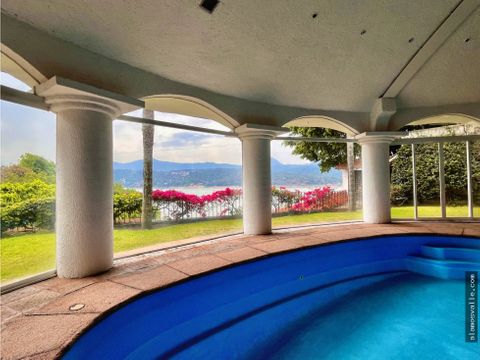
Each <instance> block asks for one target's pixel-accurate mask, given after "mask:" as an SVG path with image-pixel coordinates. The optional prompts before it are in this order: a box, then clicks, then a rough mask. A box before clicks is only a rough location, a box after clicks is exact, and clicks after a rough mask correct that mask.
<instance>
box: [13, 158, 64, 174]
mask: <svg viewBox="0 0 480 360" xmlns="http://www.w3.org/2000/svg"><path fill="white" fill-rule="evenodd" d="M18 165H20V166H23V167H25V168H28V169H31V170H32V171H33V172H35V173H37V174H39V173H42V174H45V175H47V176H55V163H54V162H53V161H50V160H47V159H45V158H44V157H41V156H40V155H35V154H31V153H25V154H23V155H22V156H20V161H19V162H18Z"/></svg>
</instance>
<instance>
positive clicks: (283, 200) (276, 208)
mask: <svg viewBox="0 0 480 360" xmlns="http://www.w3.org/2000/svg"><path fill="white" fill-rule="evenodd" d="M301 197H302V193H301V192H300V190H294V191H291V190H288V189H287V188H286V187H284V186H280V187H278V188H277V187H275V186H272V208H273V212H275V213H279V212H286V211H289V209H291V208H292V206H293V205H294V204H296V203H297V202H298V201H300V199H301Z"/></svg>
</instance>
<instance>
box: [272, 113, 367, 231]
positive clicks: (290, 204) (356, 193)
mask: <svg viewBox="0 0 480 360" xmlns="http://www.w3.org/2000/svg"><path fill="white" fill-rule="evenodd" d="M283 126H284V127H287V128H290V129H291V132H290V134H288V135H286V137H284V136H280V137H278V138H277V139H276V141H273V142H272V183H273V185H274V186H275V189H274V192H273V193H272V198H273V206H272V208H273V209H272V210H273V212H274V216H275V215H283V214H285V213H293V214H295V217H294V219H295V222H296V223H301V222H325V221H344V220H356V219H360V218H361V216H362V215H361V159H360V151H359V150H360V149H359V147H358V146H355V145H354V143H353V142H351V141H350V140H349V138H351V137H353V136H354V135H356V134H358V131H357V130H355V129H354V128H352V127H351V126H349V125H347V124H345V123H343V122H342V121H339V120H336V119H333V118H330V117H327V116H318V115H315V116H302V117H299V118H296V119H293V120H291V121H288V122H287V123H285V124H284V125H283ZM296 138H298V139H296ZM308 138H312V139H311V140H309V139H308ZM282 139H283V141H281V140H282ZM330 139H331V141H330ZM279 140H280V141H279ZM280 148H283V149H285V148H287V149H288V150H289V152H290V154H291V155H290V156H291V157H292V158H295V159H296V160H297V162H295V161H293V160H294V159H292V160H291V164H290V165H289V166H290V167H291V168H292V170H293V169H294V170H295V175H294V177H293V178H292V179H289V178H287V177H286V176H283V174H282V173H281V171H283V170H277V173H278V174H276V173H275V170H276V168H278V167H279V165H282V164H278V161H274V160H275V159H274V157H275V153H276V152H277V151H278V152H280ZM283 151H285V150H283ZM289 180H290V182H288V181H289ZM285 183H286V184H285ZM281 185H283V186H281ZM306 212H308V213H309V214H310V215H308V217H307V215H305V213H306ZM279 219H281V218H277V217H275V218H274V221H273V225H274V227H275V226H278V225H282V222H281V221H280V220H279ZM277 223H278V225H277Z"/></svg>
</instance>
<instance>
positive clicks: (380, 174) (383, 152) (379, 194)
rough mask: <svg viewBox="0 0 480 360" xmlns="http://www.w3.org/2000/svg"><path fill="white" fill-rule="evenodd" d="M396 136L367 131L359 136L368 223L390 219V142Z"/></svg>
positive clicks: (364, 212) (364, 213)
mask: <svg viewBox="0 0 480 360" xmlns="http://www.w3.org/2000/svg"><path fill="white" fill-rule="evenodd" d="M401 134H403V133H401ZM395 136H398V133H388V132H371V133H370V132H368V133H363V134H360V135H357V136H356V139H357V140H358V142H359V144H360V145H361V146H362V196H363V221H364V222H366V223H370V224H383V223H388V222H390V165H389V145H390V143H391V142H392V141H393V140H394V139H395Z"/></svg>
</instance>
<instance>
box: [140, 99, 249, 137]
mask: <svg viewBox="0 0 480 360" xmlns="http://www.w3.org/2000/svg"><path fill="white" fill-rule="evenodd" d="M142 100H143V101H144V102H145V108H146V109H150V110H155V111H161V112H167V113H175V114H181V115H187V116H193V117H198V118H204V119H210V120H213V121H216V122H218V123H220V124H222V125H224V126H226V127H228V128H229V129H234V128H236V127H238V126H240V123H239V122H238V121H236V120H235V119H233V118H232V117H231V116H229V115H227V114H226V113H225V112H223V111H221V110H220V109H218V108H217V107H215V106H213V105H211V104H209V103H208V102H206V101H203V100H201V99H198V98H195V97H192V96H185V95H177V94H165V95H151V96H146V97H144V98H143V99H142Z"/></svg>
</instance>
